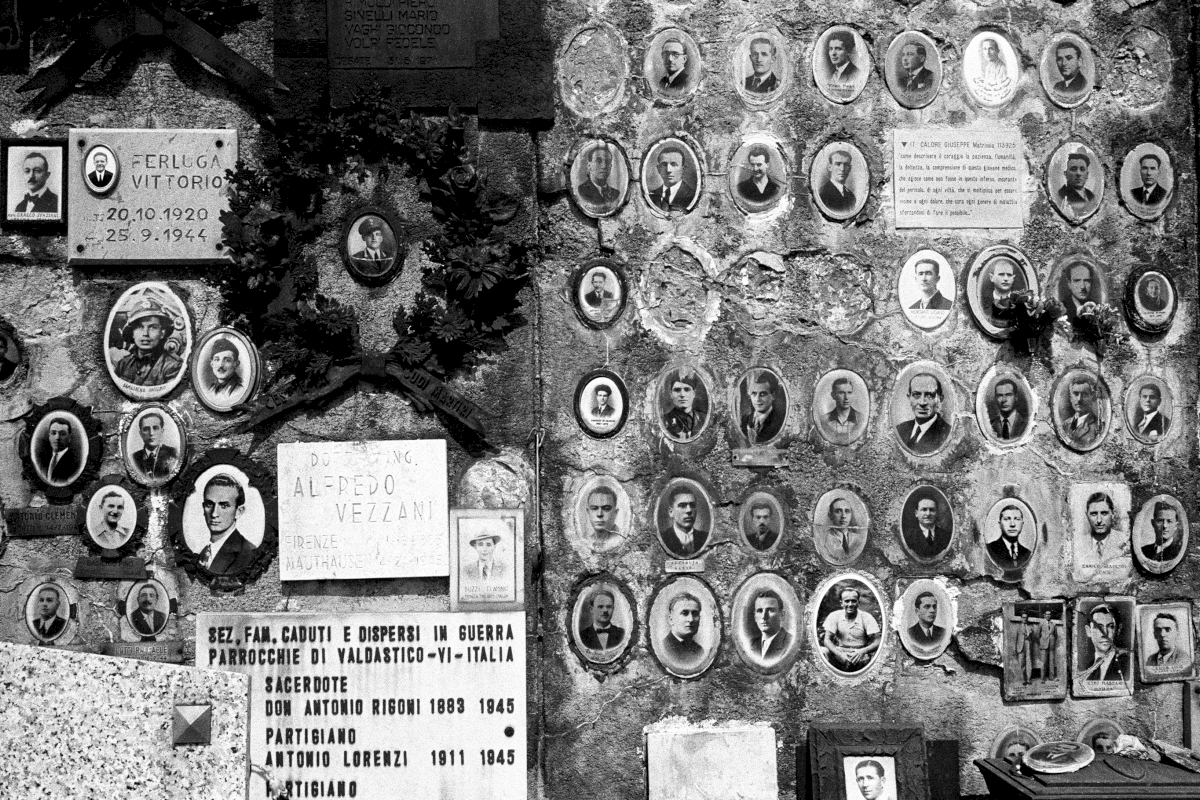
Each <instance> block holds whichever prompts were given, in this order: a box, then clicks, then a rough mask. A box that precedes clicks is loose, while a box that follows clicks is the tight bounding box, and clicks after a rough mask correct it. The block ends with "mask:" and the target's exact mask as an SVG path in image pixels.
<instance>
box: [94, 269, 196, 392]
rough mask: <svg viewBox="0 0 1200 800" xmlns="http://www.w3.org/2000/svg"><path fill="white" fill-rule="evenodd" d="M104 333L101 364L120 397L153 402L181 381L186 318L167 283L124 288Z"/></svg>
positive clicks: (186, 354)
mask: <svg viewBox="0 0 1200 800" xmlns="http://www.w3.org/2000/svg"><path fill="white" fill-rule="evenodd" d="M104 330H105V333H104V340H103V344H102V348H103V352H104V361H105V365H106V366H107V367H108V375H109V377H110V378H112V381H113V383H114V384H115V385H116V387H117V389H118V390H120V392H121V394H123V395H125V396H126V397H128V398H130V399H131V400H158V399H160V398H163V397H166V396H167V395H168V394H170V393H171V392H172V391H174V390H175V387H177V386H178V385H179V383H180V382H181V381H182V380H183V377H184V373H185V372H187V367H188V361H189V360H190V359H191V354H192V319H191V316H190V315H189V314H188V310H187V305H186V304H185V303H184V302H183V300H182V299H181V298H180V297H179V295H178V294H176V293H175V291H174V290H173V289H172V288H171V287H170V286H168V285H167V284H165V283H161V282H159V281H146V282H144V283H136V284H134V285H133V286H130V287H129V288H128V289H126V290H125V291H124V292H123V293H122V294H121V296H120V297H119V298H118V299H117V302H115V303H113V307H112V310H111V311H109V313H108V321H107V323H106V324H105V327H104Z"/></svg>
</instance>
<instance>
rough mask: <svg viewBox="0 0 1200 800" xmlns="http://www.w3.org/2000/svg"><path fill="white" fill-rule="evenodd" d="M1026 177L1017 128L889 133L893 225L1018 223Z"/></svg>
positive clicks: (998, 225)
mask: <svg viewBox="0 0 1200 800" xmlns="http://www.w3.org/2000/svg"><path fill="white" fill-rule="evenodd" d="M1024 179H1025V151H1024V146H1023V145H1022V144H1021V134H1020V132H1019V131H1017V130H1015V129H1005V128H1000V127H996V128H994V129H992V130H987V131H956V130H943V129H940V128H916V129H912V128H909V129H897V130H895V131H893V132H892V184H893V186H894V187H895V195H894V197H895V208H896V227H897V228H1021V227H1022V225H1023V220H1024V211H1023V204H1022V197H1023V184H1024Z"/></svg>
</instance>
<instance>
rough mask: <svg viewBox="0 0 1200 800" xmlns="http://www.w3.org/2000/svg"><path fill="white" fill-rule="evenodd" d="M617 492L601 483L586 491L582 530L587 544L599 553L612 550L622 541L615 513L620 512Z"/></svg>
mask: <svg viewBox="0 0 1200 800" xmlns="http://www.w3.org/2000/svg"><path fill="white" fill-rule="evenodd" d="M620 510H621V509H620V507H619V505H618V502H617V493H616V492H615V491H614V490H613V489H611V488H609V487H608V486H604V485H603V484H601V485H600V486H597V487H596V488H595V489H592V490H591V491H590V492H588V496H587V499H586V500H585V505H584V513H585V514H586V516H587V522H586V525H585V526H584V530H585V531H586V532H587V534H588V535H587V539H588V544H589V546H590V547H591V548H592V549H593V550H595V551H597V552H601V553H606V552H608V551H610V550H614V549H616V548H617V547H619V546H620V545H621V544H622V542H624V540H625V537H624V536H622V535H621V531H620V529H619V528H618V526H617V515H618V514H619V513H620Z"/></svg>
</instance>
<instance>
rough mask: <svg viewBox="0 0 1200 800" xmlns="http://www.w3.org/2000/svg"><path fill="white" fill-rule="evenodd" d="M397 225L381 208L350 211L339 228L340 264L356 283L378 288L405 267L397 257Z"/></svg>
mask: <svg viewBox="0 0 1200 800" xmlns="http://www.w3.org/2000/svg"><path fill="white" fill-rule="evenodd" d="M399 237H400V225H399V223H398V222H397V220H396V218H395V217H394V216H392V214H391V213H390V212H388V211H385V210H384V209H382V208H375V207H373V206H367V207H362V208H358V209H356V210H355V211H353V212H352V213H351V214H350V216H349V217H348V218H347V220H346V224H345V226H344V227H343V228H342V238H341V249H342V261H343V263H345V265H346V271H347V272H349V273H350V277H352V278H354V279H355V280H356V281H358V282H359V283H365V284H368V285H372V286H375V285H378V284H381V283H387V282H388V281H390V280H391V279H392V278H394V277H396V273H398V272H399V271H400V268H401V267H402V266H404V258H403V257H402V255H401V254H400V238H399Z"/></svg>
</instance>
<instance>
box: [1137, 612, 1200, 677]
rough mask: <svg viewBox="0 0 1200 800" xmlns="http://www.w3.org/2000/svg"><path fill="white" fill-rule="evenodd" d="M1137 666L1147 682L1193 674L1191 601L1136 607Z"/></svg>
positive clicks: (1194, 669) (1194, 658) (1194, 656)
mask: <svg viewBox="0 0 1200 800" xmlns="http://www.w3.org/2000/svg"><path fill="white" fill-rule="evenodd" d="M1137 615H1138V627H1137V639H1138V666H1139V668H1140V670H1141V675H1142V680H1143V681H1145V682H1146V683H1166V682H1168V681H1189V680H1192V679H1194V678H1195V677H1196V647H1195V637H1194V636H1193V628H1192V604H1191V603H1187V602H1184V603H1152V604H1150V605H1144V606H1142V605H1139V606H1138V607H1137Z"/></svg>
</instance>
